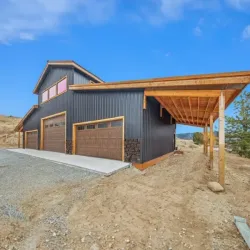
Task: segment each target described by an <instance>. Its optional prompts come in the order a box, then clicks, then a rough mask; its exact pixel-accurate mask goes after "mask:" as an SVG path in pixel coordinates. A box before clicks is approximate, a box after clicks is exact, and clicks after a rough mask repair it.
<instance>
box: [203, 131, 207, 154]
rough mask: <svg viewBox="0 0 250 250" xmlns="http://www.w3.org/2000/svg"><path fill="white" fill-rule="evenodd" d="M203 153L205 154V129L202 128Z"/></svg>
mask: <svg viewBox="0 0 250 250" xmlns="http://www.w3.org/2000/svg"><path fill="white" fill-rule="evenodd" d="M203 153H204V154H206V127H204V128H203Z"/></svg>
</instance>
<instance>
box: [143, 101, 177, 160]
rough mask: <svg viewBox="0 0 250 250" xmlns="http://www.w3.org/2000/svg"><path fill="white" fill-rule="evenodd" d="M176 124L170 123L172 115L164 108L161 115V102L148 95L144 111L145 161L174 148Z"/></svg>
mask: <svg viewBox="0 0 250 250" xmlns="http://www.w3.org/2000/svg"><path fill="white" fill-rule="evenodd" d="M174 134H175V124H172V125H170V115H169V113H168V112H167V111H166V110H164V112H163V118H161V117H160V104H159V103H158V102H157V101H156V100H155V99H154V98H153V97H148V99H147V109H146V110H144V111H143V155H142V160H143V162H146V161H150V160H152V159H154V158H157V157H160V156H162V155H164V154H167V153H169V152H172V151H173V150H174Z"/></svg>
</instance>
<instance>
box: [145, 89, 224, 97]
mask: <svg viewBox="0 0 250 250" xmlns="http://www.w3.org/2000/svg"><path fill="white" fill-rule="evenodd" d="M144 93H145V95H146V96H166V97H219V96H220V90H164V89H159V90H145V92H144Z"/></svg>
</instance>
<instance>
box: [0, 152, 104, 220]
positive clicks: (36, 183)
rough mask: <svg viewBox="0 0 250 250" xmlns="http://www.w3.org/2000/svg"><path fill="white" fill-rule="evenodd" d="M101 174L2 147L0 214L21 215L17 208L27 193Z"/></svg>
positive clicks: (30, 193)
mask: <svg viewBox="0 0 250 250" xmlns="http://www.w3.org/2000/svg"><path fill="white" fill-rule="evenodd" d="M98 176H100V174H97V173H94V172H91V171H87V170H85V169H79V168H74V167H69V166H65V165H63V164H59V163H55V162H51V161H48V160H45V159H40V158H35V157H32V156H28V155H23V154H18V153H13V152H10V151H8V150H0V215H1V214H4V215H6V216H10V217H18V218H21V217H22V213H21V211H18V209H16V208H15V205H16V204H18V203H19V202H20V201H21V200H23V199H24V197H25V196H27V195H32V194H34V193H35V192H36V190H38V189H41V188H50V187H53V185H55V184H58V183H64V182H71V181H79V180H84V179H90V178H94V177H98Z"/></svg>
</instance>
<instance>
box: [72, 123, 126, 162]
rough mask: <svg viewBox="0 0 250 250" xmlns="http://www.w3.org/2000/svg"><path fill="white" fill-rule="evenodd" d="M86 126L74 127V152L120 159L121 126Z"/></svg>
mask: <svg viewBox="0 0 250 250" xmlns="http://www.w3.org/2000/svg"><path fill="white" fill-rule="evenodd" d="M119 123H120V124H122V122H120V121H119ZM111 125H112V124H111ZM116 125H117V124H116ZM118 125H119V124H118ZM88 126H89V128H91V129H88ZM88 126H79V127H76V154H79V155H86V156H93V157H100V158H108V159H115V160H122V149H123V148H122V139H123V129H122V127H110V126H107V127H105V128H103V127H102V128H100V127H101V126H103V124H101V126H100V127H99V125H98V124H96V125H94V126H91V125H88ZM93 127H94V129H93Z"/></svg>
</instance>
